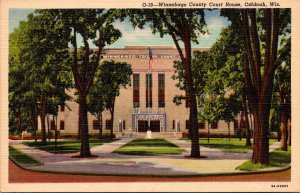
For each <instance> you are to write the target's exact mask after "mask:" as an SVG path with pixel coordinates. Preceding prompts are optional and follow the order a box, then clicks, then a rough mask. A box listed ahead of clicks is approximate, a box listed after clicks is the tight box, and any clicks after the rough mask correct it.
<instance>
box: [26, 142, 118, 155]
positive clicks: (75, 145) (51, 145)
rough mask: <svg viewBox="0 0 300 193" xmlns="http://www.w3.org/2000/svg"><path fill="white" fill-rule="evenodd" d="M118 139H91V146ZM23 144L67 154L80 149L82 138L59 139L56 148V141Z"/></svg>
mask: <svg viewBox="0 0 300 193" xmlns="http://www.w3.org/2000/svg"><path fill="white" fill-rule="evenodd" d="M115 140H117V139H113V140H110V139H90V147H94V146H98V145H102V144H104V143H110V142H112V141H115ZM23 144H25V145H27V146H30V147H35V148H37V149H40V150H43V151H47V152H50V153H55V154H65V153H75V152H78V151H80V145H81V143H80V140H77V139H63V140H58V141H57V147H56V148H55V142H54V141H50V142H49V141H47V145H44V144H42V143H41V142H37V143H35V142H34V141H26V142H23Z"/></svg>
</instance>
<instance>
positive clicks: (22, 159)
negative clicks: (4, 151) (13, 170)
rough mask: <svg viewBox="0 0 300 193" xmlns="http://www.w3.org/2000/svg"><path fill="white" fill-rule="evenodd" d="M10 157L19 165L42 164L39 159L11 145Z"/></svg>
mask: <svg viewBox="0 0 300 193" xmlns="http://www.w3.org/2000/svg"><path fill="white" fill-rule="evenodd" d="M9 157H10V159H12V160H13V161H14V162H16V163H17V164H18V165H21V166H25V167H26V166H39V165H42V163H40V162H39V161H37V160H35V159H33V158H31V157H29V156H28V155H26V154H25V153H24V152H22V151H21V150H18V149H15V148H13V147H12V146H9Z"/></svg>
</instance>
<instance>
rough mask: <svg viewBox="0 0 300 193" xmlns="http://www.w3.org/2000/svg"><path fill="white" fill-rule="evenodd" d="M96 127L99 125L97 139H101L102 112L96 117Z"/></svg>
mask: <svg viewBox="0 0 300 193" xmlns="http://www.w3.org/2000/svg"><path fill="white" fill-rule="evenodd" d="M98 124H99V125H98V127H99V139H102V137H103V136H102V113H101V115H100V116H99V117H98Z"/></svg>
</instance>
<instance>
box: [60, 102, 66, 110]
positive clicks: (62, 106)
mask: <svg viewBox="0 0 300 193" xmlns="http://www.w3.org/2000/svg"><path fill="white" fill-rule="evenodd" d="M64 111H65V104H61V105H60V112H64Z"/></svg>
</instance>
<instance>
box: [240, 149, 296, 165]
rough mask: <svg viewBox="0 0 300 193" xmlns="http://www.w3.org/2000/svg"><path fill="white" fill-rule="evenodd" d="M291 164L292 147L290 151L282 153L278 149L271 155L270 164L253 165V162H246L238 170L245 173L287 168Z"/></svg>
mask: <svg viewBox="0 0 300 193" xmlns="http://www.w3.org/2000/svg"><path fill="white" fill-rule="evenodd" d="M290 163H291V147H290V146H289V148H288V151H282V150H280V149H277V150H275V151H273V152H271V153H270V155H269V164H268V165H264V164H260V163H259V164H253V163H252V162H251V161H246V162H244V163H243V164H242V165H240V166H238V167H237V169H239V170H243V171H258V170H261V169H265V168H271V167H287V166H288V165H289V164H290Z"/></svg>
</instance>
